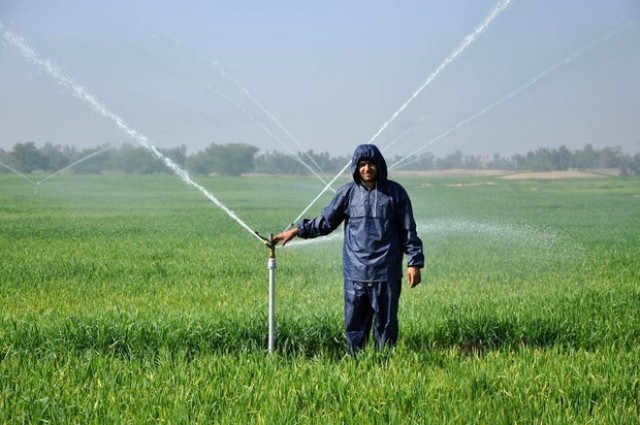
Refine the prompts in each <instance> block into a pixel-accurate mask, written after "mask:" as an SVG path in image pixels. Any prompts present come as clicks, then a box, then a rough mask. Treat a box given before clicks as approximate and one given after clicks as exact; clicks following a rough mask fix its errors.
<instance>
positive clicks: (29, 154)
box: [9, 142, 49, 174]
mask: <svg viewBox="0 0 640 425" xmlns="http://www.w3.org/2000/svg"><path fill="white" fill-rule="evenodd" d="M9 157H10V160H11V162H12V163H13V164H15V168H16V169H17V170H18V171H20V172H22V173H27V174H28V173H31V172H32V171H35V170H46V169H47V167H48V165H49V164H48V161H47V157H46V156H45V155H44V154H42V153H41V152H40V151H39V150H38V148H36V145H35V143H33V142H26V143H17V144H16V145H15V146H14V147H13V150H12V151H11V152H9Z"/></svg>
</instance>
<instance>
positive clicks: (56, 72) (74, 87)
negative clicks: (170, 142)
mask: <svg viewBox="0 0 640 425" xmlns="http://www.w3.org/2000/svg"><path fill="white" fill-rule="evenodd" d="M0 33H1V35H2V39H3V41H4V42H5V43H8V44H10V45H12V46H14V47H16V48H17V49H18V50H19V51H20V53H21V54H22V55H23V56H24V57H25V59H27V60H28V61H29V62H30V63H31V64H33V65H34V66H36V67H37V68H38V69H40V70H42V71H43V72H45V73H46V74H48V75H50V76H51V77H53V78H54V79H55V80H56V82H57V83H58V84H60V85H61V86H62V87H64V88H65V89H67V90H69V91H71V93H72V94H73V95H74V96H76V97H77V98H79V99H80V100H82V101H83V102H85V103H86V104H88V105H89V106H90V107H91V109H93V110H94V111H95V112H97V113H98V114H100V115H102V116H103V117H105V118H108V119H110V120H111V121H113V123H114V124H115V125H116V126H117V127H118V128H119V129H120V130H122V131H123V132H124V133H125V134H126V135H127V136H128V137H130V138H131V139H132V140H134V141H136V142H137V143H138V144H140V145H141V146H142V147H144V148H145V149H147V150H148V151H150V152H151V153H152V154H153V155H155V156H156V157H157V158H158V159H160V160H161V161H162V162H163V163H164V164H165V165H166V166H167V167H169V168H170V169H171V170H172V171H173V172H174V173H175V174H176V175H177V176H178V177H180V179H181V180H182V181H183V182H185V183H186V184H188V185H190V186H192V187H193V188H195V189H197V190H198V191H199V192H200V193H202V194H203V195H204V196H205V197H207V199H209V200H210V201H211V202H213V203H214V204H215V205H216V206H218V207H219V208H220V209H222V210H223V211H224V212H225V213H226V214H227V215H228V216H229V217H230V218H231V219H233V220H234V221H235V222H236V223H238V224H239V225H240V226H241V227H242V228H244V229H245V230H247V231H248V232H249V233H250V234H251V235H253V236H254V237H255V238H256V239H258V240H259V241H260V242H261V243H262V242H263V241H262V239H261V238H260V236H258V235H257V234H256V233H255V231H254V230H252V229H251V228H250V227H249V226H248V225H247V224H246V223H245V222H244V221H242V220H241V219H240V218H239V217H238V216H237V215H236V214H235V213H234V212H233V211H232V210H230V209H229V208H227V207H226V206H225V205H224V204H223V203H222V202H220V201H219V200H218V199H217V198H216V197H215V196H213V195H212V194H211V193H210V192H209V191H207V189H205V188H204V187H202V186H201V185H199V184H198V183H196V182H194V181H193V180H191V178H190V177H189V175H188V173H187V172H186V171H185V170H183V169H182V168H180V167H179V166H178V165H177V164H176V163H174V162H173V161H172V160H171V159H170V158H168V157H166V156H165V155H163V154H162V153H161V152H160V151H159V150H158V148H156V147H155V146H154V145H152V144H151V143H150V142H149V139H147V137H146V136H144V135H143V134H141V133H139V132H138V131H136V130H134V129H132V128H131V127H129V126H128V125H127V124H126V122H125V121H124V119H122V117H120V116H118V115H117V114H115V113H114V112H112V111H110V110H109V109H108V108H107V107H106V106H104V105H102V104H101V103H100V102H99V101H98V99H97V98H96V97H95V96H94V95H93V94H91V93H89V92H88V91H87V90H86V89H85V88H84V87H82V86H81V85H79V84H77V83H75V82H74V81H73V80H72V79H71V78H69V77H68V76H67V75H65V74H64V72H62V70H60V69H59V68H58V67H57V66H55V65H54V64H53V63H51V62H50V61H49V60H46V59H42V58H40V56H39V55H38V54H37V53H36V52H35V51H34V50H33V49H32V48H31V47H29V46H28V45H27V43H26V42H25V41H24V39H22V38H21V37H19V36H17V35H15V34H13V33H12V32H10V31H8V30H7V29H5V27H4V26H3V25H2V23H0Z"/></svg>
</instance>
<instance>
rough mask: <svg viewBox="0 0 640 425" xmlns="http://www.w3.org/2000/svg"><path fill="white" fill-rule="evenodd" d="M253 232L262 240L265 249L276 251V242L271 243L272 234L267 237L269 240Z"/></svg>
mask: <svg viewBox="0 0 640 425" xmlns="http://www.w3.org/2000/svg"><path fill="white" fill-rule="evenodd" d="M254 232H255V234H256V235H258V237H259V238H260V239H262V242H263V243H264V244H265V246H266V247H267V248H269V249H270V250H272V251H273V250H275V249H276V244H277V242H274V241H273V234H271V235H269V239H267V238H265V237H264V236H262V235H261V234H260V233H258V231H257V230H254Z"/></svg>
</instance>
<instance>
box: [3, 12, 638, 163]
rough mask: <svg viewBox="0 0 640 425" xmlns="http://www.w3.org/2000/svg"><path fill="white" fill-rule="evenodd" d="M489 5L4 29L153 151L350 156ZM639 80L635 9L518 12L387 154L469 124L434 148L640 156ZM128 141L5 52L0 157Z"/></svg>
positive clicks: (35, 20)
mask: <svg viewBox="0 0 640 425" xmlns="http://www.w3.org/2000/svg"><path fill="white" fill-rule="evenodd" d="M495 5H496V2H495V1H484V0H482V1H481V0H429V1H428V0H398V1H386V2H382V1H371V0H368V1H364V0H355V1H345V0H340V1H338V0H324V1H291V0H288V1H287V0H281V1H255V0H252V1H238V0H225V1H213V0H206V1H205V0H198V1H182V2H177V1H157V0H154V1H152V0H139V1H131V0H128V1H124V0H109V1H100V2H98V1H86V0H67V1H65V0H58V1H53V0H0V24H2V25H3V26H4V28H5V30H7V31H10V32H11V33H12V34H15V35H17V36H19V37H22V38H24V40H25V41H26V43H28V44H29V45H30V46H31V47H32V48H33V49H34V50H36V51H37V52H38V54H39V55H40V56H41V57H42V58H45V59H49V60H51V61H52V62H54V63H55V64H56V65H58V66H59V67H60V68H61V69H62V70H64V71H65V73H66V75H67V76H69V77H70V78H71V79H73V80H74V81H75V82H77V83H78V84H80V85H82V86H83V87H84V88H85V89H87V90H88V91H89V92H91V93H92V94H94V95H95V96H96V97H97V98H98V99H99V100H100V102H101V103H102V104H103V105H105V106H106V107H108V108H109V109H110V110H112V111H113V112H115V113H116V114H118V115H119V116H121V117H122V118H123V119H124V120H125V121H126V122H127V124H128V125H129V126H130V127H131V128H133V129H135V130H137V131H139V132H140V133H142V134H144V135H145V136H147V137H148V138H149V139H150V141H151V142H152V143H153V144H155V145H156V146H159V147H175V146H178V145H180V144H185V145H187V147H188V149H189V152H190V153H193V152H195V151H197V150H200V149H203V148H204V147H206V146H208V145H209V144H210V143H211V142H216V143H228V142H245V143H250V144H252V145H255V146H258V147H259V148H260V149H261V150H263V151H264V150H274V149H277V150H279V151H283V152H286V151H287V148H288V149H291V150H293V151H298V150H300V147H299V146H301V147H302V148H303V149H304V150H307V149H313V150H314V151H316V152H327V151H328V152H331V153H332V154H340V155H342V154H350V153H351V151H352V150H353V148H354V147H355V145H357V144H359V143H365V142H368V141H369V140H370V139H371V137H372V136H373V135H374V134H375V133H376V132H377V131H378V130H379V129H380V128H381V126H382V125H383V124H384V123H385V122H387V121H388V120H389V119H390V118H391V117H392V116H393V114H394V112H396V111H397V110H398V108H399V107H400V106H401V105H402V104H403V103H405V102H406V101H407V100H408V99H409V98H410V97H411V95H412V94H414V93H415V91H416V90H417V89H418V88H419V87H420V86H421V85H422V84H423V83H424V82H425V80H426V79H427V77H428V76H429V75H430V74H431V73H432V72H434V71H435V70H436V69H437V68H438V66H439V65H440V64H441V63H442V62H443V60H444V59H445V58H446V57H447V56H448V55H449V54H450V53H451V52H452V51H453V50H454V49H455V48H456V46H458V45H459V44H460V43H461V42H462V40H463V39H464V38H465V37H466V36H467V35H468V34H470V33H472V31H473V30H474V28H476V27H477V26H478V25H479V24H480V23H481V22H482V21H483V19H484V18H485V17H486V16H487V15H488V13H489V12H490V11H491V10H492V9H493V7H494V6H495ZM621 29H622V30H621ZM617 30H621V31H619V32H618V33H615V34H614V35H612V36H610V37H609V38H606V39H604V40H603V37H605V36H606V35H607V34H610V33H611V32H612V31H617ZM0 38H1V37H0ZM596 40H600V41H599V43H597V44H595V45H592V43H594V42H595V41H596ZM587 47H588V48H587ZM574 55H575V56H574ZM568 59H570V60H568ZM216 64H217V65H216ZM639 76H640V1H638V0H513V1H512V3H511V4H510V5H509V7H507V8H506V9H505V10H504V11H503V12H502V13H501V14H500V15H499V16H498V17H497V18H496V19H495V20H494V21H493V22H492V23H491V24H490V25H489V26H488V27H487V28H486V30H485V31H484V32H483V33H482V34H480V35H479V36H478V37H477V39H476V40H475V42H474V43H473V44H471V45H469V47H468V48H466V49H465V50H464V51H463V52H462V53H461V54H460V55H459V56H458V57H457V59H456V60H455V61H454V62H452V63H451V64H449V65H448V66H447V67H446V68H445V69H443V70H442V72H441V73H439V74H438V76H437V77H436V78H435V79H434V80H433V82H432V83H431V84H429V85H428V86H427V87H426V88H425V89H424V90H423V91H422V92H420V94H419V95H418V96H416V98H415V100H414V101H413V102H412V103H411V104H410V105H409V106H408V107H407V108H406V109H405V110H404V111H403V112H402V113H400V114H399V115H398V117H397V118H396V119H394V120H393V121H392V122H391V124H390V125H389V126H388V128H386V129H385V130H384V131H383V132H382V133H381V134H380V136H379V137H378V138H376V140H375V143H377V144H378V145H379V146H381V147H384V146H386V145H388V144H389V143H391V142H393V147H391V148H390V149H389V153H393V154H400V155H405V154H407V153H409V152H412V151H414V150H416V149H418V148H420V147H422V146H424V145H426V144H428V143H429V142H430V141H432V140H433V139H434V138H437V137H438V136H439V135H441V134H443V133H447V132H448V131H449V130H451V129H452V128H454V127H455V126H456V125H457V124H460V123H464V125H460V126H459V127H458V128H456V129H455V131H451V132H450V133H449V134H448V135H447V136H446V137H442V138H439V139H437V141H435V142H433V143H432V144H430V145H428V146H427V147H426V149H425V151H429V152H434V153H435V154H437V155H443V154H446V153H450V152H453V151H455V150H457V149H459V150H461V151H462V152H463V153H465V154H483V155H491V154H493V153H496V152H498V153H501V154H503V155H512V154H514V153H526V152H527V151H530V150H535V149H537V148H541V147H547V148H556V147H558V146H560V145H565V146H567V147H569V148H570V149H580V148H582V147H584V145H585V144H587V143H591V144H592V145H593V146H594V147H596V148H602V147H606V146H611V147H613V146H619V147H621V148H622V150H623V152H625V153H635V152H638V151H640V77H639ZM225 77H226V78H225ZM537 77H540V78H539V79H538V80H535V79H536V78H537ZM534 80H535V83H532V81H534ZM238 83H239V85H238ZM247 92H248V93H250V94H251V95H252V96H253V98H255V99H256V100H258V101H259V102H260V104H261V105H263V107H264V108H266V110H267V111H268V112H269V113H270V114H271V115H272V116H273V117H276V118H277V120H279V122H280V123H281V124H282V125H283V126H284V127H285V128H286V129H287V131H288V132H289V133H290V134H291V135H293V136H294V138H295V140H296V142H297V144H296V142H293V141H292V140H291V139H290V138H289V137H288V136H287V135H286V134H285V133H284V132H283V131H282V130H281V129H279V128H278V127H277V126H276V125H275V124H274V123H273V121H272V120H271V118H270V117H269V116H268V115H267V114H266V113H265V112H264V111H263V110H261V109H260V108H259V107H258V106H257V105H256V104H255V103H254V102H253V101H251V99H250V98H249V97H247V95H246V93H247ZM501 100H504V102H502V101H501ZM496 102H498V103H496ZM482 111H484V112H482ZM480 112H482V113H481V114H480V115H479V116H476V114H478V113H480ZM474 116H476V117H475V118H474V119H472V120H470V121H468V122H466V120H468V119H469V118H470V117H474ZM265 128H267V129H268V130H269V131H266V130H265ZM398 136H401V137H399V138H398ZM127 140H128V139H127V137H126V135H124V133H123V132H122V131H120V130H119V129H118V127H117V126H115V125H114V123H113V122H112V121H110V120H109V119H106V118H104V117H102V116H100V115H98V114H96V113H95V112H93V111H92V110H91V109H90V108H89V107H87V105H86V104H84V103H83V102H82V101H80V100H78V99H76V98H74V97H73V96H72V95H71V94H70V93H69V92H68V90H67V89H65V88H64V87H62V86H60V85H58V84H56V83H55V81H54V79H53V78H51V77H50V76H48V75H46V74H43V73H42V72H41V71H39V70H38V69H36V67H34V66H33V65H32V64H30V63H29V62H28V61H27V60H25V59H24V58H23V57H22V56H21V54H20V52H19V50H18V49H16V48H15V47H14V46H13V45H11V43H7V42H6V41H5V43H4V44H3V43H0V148H2V149H5V150H9V149H10V148H11V147H13V146H14V145H15V144H16V143H19V142H25V141H34V142H35V143H36V144H37V145H39V146H41V145H43V144H44V143H46V142H51V143H53V144H63V145H64V144H68V145H75V146H78V147H95V146H99V145H101V144H104V143H121V142H123V141H127ZM129 141H130V140H129ZM130 142H132V143H133V141H130ZM298 145H299V146H298Z"/></svg>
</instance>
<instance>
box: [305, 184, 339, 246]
mask: <svg viewBox="0 0 640 425" xmlns="http://www.w3.org/2000/svg"><path fill="white" fill-rule="evenodd" d="M348 193H349V191H348V188H347V187H342V188H340V189H338V192H337V194H336V196H335V197H334V198H333V199H332V200H331V203H330V204H329V205H327V206H326V207H325V208H324V209H323V210H322V214H321V215H319V216H318V217H316V218H314V219H312V220H308V219H304V220H302V221H301V222H300V223H298V230H299V233H298V236H299V237H301V238H303V239H312V238H317V237H318V236H325V235H328V234H329V233H331V232H333V231H334V230H335V229H336V228H337V227H338V226H340V224H341V223H342V222H343V221H344V219H345V218H346V210H347V208H346V203H347V199H348Z"/></svg>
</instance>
